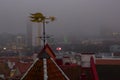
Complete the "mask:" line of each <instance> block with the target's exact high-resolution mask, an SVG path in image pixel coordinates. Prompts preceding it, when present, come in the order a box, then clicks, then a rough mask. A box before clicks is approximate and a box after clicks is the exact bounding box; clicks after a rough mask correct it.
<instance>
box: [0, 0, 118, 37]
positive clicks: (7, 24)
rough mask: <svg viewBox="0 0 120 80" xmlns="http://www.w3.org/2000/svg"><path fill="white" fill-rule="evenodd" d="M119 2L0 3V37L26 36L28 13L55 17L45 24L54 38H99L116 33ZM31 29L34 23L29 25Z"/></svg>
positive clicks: (15, 0) (7, 0) (40, 0)
mask: <svg viewBox="0 0 120 80" xmlns="http://www.w3.org/2000/svg"><path fill="white" fill-rule="evenodd" d="M119 8H120V0H0V33H2V32H8V33H26V26H27V23H28V20H29V16H30V13H36V12H41V13H43V14H44V15H45V16H55V17H56V21H54V22H50V23H49V24H46V30H47V33H48V34H51V35H55V36H76V37H81V36H99V35H101V32H102V30H104V28H105V29H106V31H109V30H112V32H120V31H119V29H120V28H119V26H120V9H119ZM32 26H33V27H34V23H32Z"/></svg>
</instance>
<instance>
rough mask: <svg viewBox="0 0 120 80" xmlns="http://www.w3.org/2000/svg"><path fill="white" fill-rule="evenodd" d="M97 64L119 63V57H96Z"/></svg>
mask: <svg viewBox="0 0 120 80" xmlns="http://www.w3.org/2000/svg"><path fill="white" fill-rule="evenodd" d="M96 64H97V65H120V59H96Z"/></svg>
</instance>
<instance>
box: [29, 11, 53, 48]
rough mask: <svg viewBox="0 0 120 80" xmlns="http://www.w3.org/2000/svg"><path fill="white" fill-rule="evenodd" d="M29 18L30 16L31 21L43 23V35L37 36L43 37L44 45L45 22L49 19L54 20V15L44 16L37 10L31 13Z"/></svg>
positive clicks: (44, 42)
mask: <svg viewBox="0 0 120 80" xmlns="http://www.w3.org/2000/svg"><path fill="white" fill-rule="evenodd" d="M30 18H31V21H32V22H37V23H43V37H40V36H39V37H40V38H43V44H44V46H45V44H46V38H47V37H46V36H45V35H46V33H45V24H46V23H48V22H49V21H54V20H55V17H53V16H50V17H46V16H44V15H43V14H42V13H40V12H38V13H34V14H31V16H30Z"/></svg>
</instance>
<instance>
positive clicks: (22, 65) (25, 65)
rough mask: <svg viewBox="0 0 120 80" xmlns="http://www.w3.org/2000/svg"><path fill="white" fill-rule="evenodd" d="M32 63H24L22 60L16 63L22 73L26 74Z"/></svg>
mask: <svg viewBox="0 0 120 80" xmlns="http://www.w3.org/2000/svg"><path fill="white" fill-rule="evenodd" d="M31 64H32V63H22V62H17V63H16V64H15V68H17V69H19V71H20V73H21V74H24V73H25V72H26V71H27V69H28V68H29V67H30V66H31Z"/></svg>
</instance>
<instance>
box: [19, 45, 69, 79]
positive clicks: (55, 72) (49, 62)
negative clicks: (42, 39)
mask: <svg viewBox="0 0 120 80" xmlns="http://www.w3.org/2000/svg"><path fill="white" fill-rule="evenodd" d="M44 54H45V55H44ZM46 55H47V56H46ZM41 56H42V57H41ZM38 57H39V59H38V60H36V62H34V63H33V64H32V65H31V67H30V68H29V69H28V71H27V72H26V73H25V74H24V76H23V77H22V78H21V80H44V67H43V66H44V61H43V59H46V66H47V69H46V70H47V76H48V79H47V80H53V79H54V80H69V79H68V77H67V76H66V75H65V74H64V72H63V71H62V69H61V68H60V67H59V66H58V65H57V63H56V62H55V61H54V59H55V54H54V53H53V51H52V49H51V48H50V47H49V45H48V44H46V45H45V47H44V48H43V49H42V51H41V52H40V53H39V55H38Z"/></svg>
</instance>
